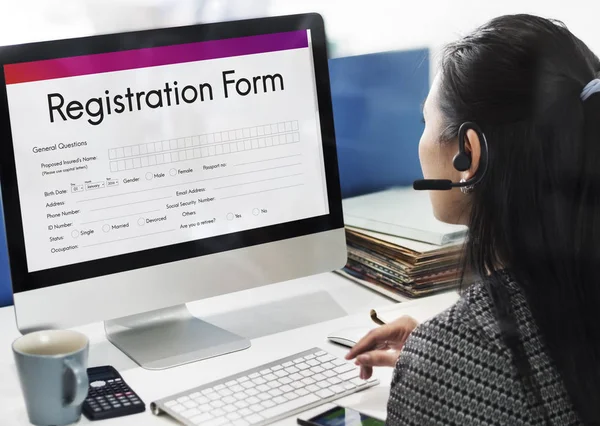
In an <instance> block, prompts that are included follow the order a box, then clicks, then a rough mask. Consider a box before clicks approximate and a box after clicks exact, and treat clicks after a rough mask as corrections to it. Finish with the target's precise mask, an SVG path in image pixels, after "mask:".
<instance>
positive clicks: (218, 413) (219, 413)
mask: <svg viewBox="0 0 600 426" xmlns="http://www.w3.org/2000/svg"><path fill="white" fill-rule="evenodd" d="M211 414H212V415H213V416H215V417H223V416H224V415H225V414H226V413H225V411H223V410H221V409H220V408H217V409H216V410H212V411H211Z"/></svg>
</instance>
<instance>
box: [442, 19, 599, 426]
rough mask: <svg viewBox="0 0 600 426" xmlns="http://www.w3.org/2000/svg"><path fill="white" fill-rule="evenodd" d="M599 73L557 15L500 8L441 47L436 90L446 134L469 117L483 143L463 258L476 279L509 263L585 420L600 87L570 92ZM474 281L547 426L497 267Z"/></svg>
mask: <svg viewBox="0 0 600 426" xmlns="http://www.w3.org/2000/svg"><path fill="white" fill-rule="evenodd" d="M599 71H600V61H599V60H598V58H597V57H596V56H595V55H594V54H593V53H592V52H591V51H590V50H589V49H588V48H587V46H586V45H585V44H584V43H583V42H582V41H581V40H579V39H578V38H576V37H575V36H574V35H573V34H572V33H571V32H570V31H569V30H567V28H566V27H565V26H564V25H563V24H562V23H560V22H556V21H550V20H547V19H543V18H539V17H536V16H531V15H511V16H503V17H499V18H496V19H494V20H492V21H490V22H489V23H487V24H486V25H484V26H482V27H480V28H479V29H477V30H476V31H475V32H474V33H472V34H471V35H469V36H467V37H465V38H463V39H461V40H460V41H458V42H456V43H453V44H451V45H449V46H447V47H446V49H445V51H444V55H443V58H442V61H441V86H440V98H439V101H440V107H441V111H442V114H443V116H444V119H445V120H446V122H445V124H446V126H445V129H444V132H443V135H442V138H443V139H444V140H447V141H451V140H456V135H457V132H458V128H459V126H460V125H461V124H462V123H463V122H465V121H473V122H475V123H477V124H478V125H479V126H480V127H481V129H482V131H483V132H484V134H485V135H486V137H487V141H488V144H489V168H488V173H487V174H486V176H485V177H484V179H483V181H482V182H481V183H480V184H478V185H477V186H476V187H475V190H474V192H473V194H472V204H471V217H470V223H469V238H468V241H467V243H466V244H467V247H466V255H465V266H466V267H468V268H469V270H471V271H472V272H474V273H475V274H477V275H479V276H480V277H484V276H486V275H489V271H494V270H495V269H497V268H498V265H506V266H507V267H508V268H509V270H510V274H511V276H512V277H513V278H514V280H515V281H516V282H517V283H518V284H519V286H520V287H521V288H522V291H523V293H524V295H525V298H526V299H527V303H528V305H529V307H530V309H531V312H532V315H533V317H534V320H535V322H536V324H537V326H538V327H539V329H540V332H541V335H542V338H543V341H544V343H545V345H546V347H547V349H548V351H549V354H550V356H551V359H552V361H553V362H554V364H555V365H556V367H557V369H558V371H559V373H560V376H561V378H562V380H563V383H564V385H565V388H566V390H567V392H568V395H569V396H570V399H571V402H572V404H573V407H574V408H575V410H576V412H577V414H578V415H579V417H580V419H581V421H583V422H585V423H595V422H599V421H600V404H599V403H598V401H599V400H600V269H598V268H600V94H595V95H592V96H591V97H590V98H589V99H587V100H586V101H582V100H581V98H580V94H581V91H582V89H583V88H584V86H585V85H586V84H588V83H589V82H590V81H591V80H593V79H594V78H596V77H597V76H598V72H599ZM494 277H495V278H494ZM484 282H487V284H486V286H487V289H488V291H489V292H490V294H491V296H492V300H493V303H494V308H495V310H496V315H497V318H498V320H499V321H500V328H501V330H502V331H503V334H504V338H505V341H506V342H507V344H508V345H509V347H510V349H511V353H512V355H513V362H514V364H515V365H516V367H517V368H518V372H519V374H520V377H521V379H522V383H523V384H524V386H525V389H526V391H528V392H529V393H533V394H534V396H535V397H536V398H537V401H538V404H536V403H534V404H532V405H533V406H532V409H534V410H536V411H537V412H538V413H539V414H540V415H541V417H542V419H543V418H545V421H546V423H549V419H548V415H547V413H545V411H544V410H542V409H541V408H540V407H539V401H540V400H541V398H540V391H539V387H538V386H536V385H535V380H534V379H533V375H532V373H531V370H532V366H531V365H530V363H529V361H528V359H527V357H525V355H524V354H525V352H524V348H523V344H522V342H521V338H520V337H519V335H518V334H517V330H516V319H515V318H514V313H513V312H512V308H511V304H510V296H508V297H507V290H506V288H505V287H506V286H505V284H503V283H502V281H501V280H500V279H499V278H498V275H496V274H492V278H490V279H486V280H484ZM534 401H535V399H534Z"/></svg>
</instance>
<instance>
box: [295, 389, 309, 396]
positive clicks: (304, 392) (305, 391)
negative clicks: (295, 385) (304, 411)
mask: <svg viewBox="0 0 600 426" xmlns="http://www.w3.org/2000/svg"><path fill="white" fill-rule="evenodd" d="M295 392H296V393H297V394H298V395H300V396H304V395H308V391H307V390H306V389H304V388H300V389H296V390H295Z"/></svg>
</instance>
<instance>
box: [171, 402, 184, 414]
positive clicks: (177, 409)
mask: <svg viewBox="0 0 600 426" xmlns="http://www.w3.org/2000/svg"><path fill="white" fill-rule="evenodd" d="M171 411H173V412H174V413H181V412H182V411H185V407H184V406H183V405H180V404H177V405H174V406H172V407H171Z"/></svg>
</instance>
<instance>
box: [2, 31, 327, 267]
mask: <svg viewBox="0 0 600 426" xmlns="http://www.w3.org/2000/svg"><path fill="white" fill-rule="evenodd" d="M5 80H6V85H7V95H8V105H9V114H10V124H11V131H12V137H13V146H14V152H15V162H16V171H17V181H18V189H19V197H20V204H21V214H22V220H23V228H24V237H25V250H26V254H27V264H28V269H29V271H30V272H33V271H39V270H45V269H49V268H54V267H59V266H64V265H69V264H74V263H80V262H84V261H90V260H95V259H101V258H105V257H109V256H114V255H119V254H124V253H131V252H136V251H141V250H146V249H151V248H156V247H161V246H167V245H171V244H177V243H182V242H187V241H193V240H201V239H204V238H209V237H214V236H218V235H224V234H229V233H235V232H240V231H244V230H249V229H255V228H259V227H265V226H270V225H274V224H280V223H285V222H291V221H296V220H301V219H306V218H311V217H317V216H322V215H326V214H328V213H329V208H328V198H327V190H326V180H325V172H324V162H323V152H322V141H321V136H320V123H319V112H318V102H317V92H316V83H315V73H314V65H313V55H312V50H311V37H310V31H306V30H302V31H293V32H286V33H277V34H267V35H258V36H251V37H243V38H234V39H223V40H215V41H205V42H198V43H189V44H181V45H173V46H164V47H153V48H147V49H139V50H130V51H120V52H110V53H102V54H95V55H87V56H78V57H70V58H59V59H50V60H44V61H37V62H28V63H20V64H11V65H6V66H5Z"/></svg>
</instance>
